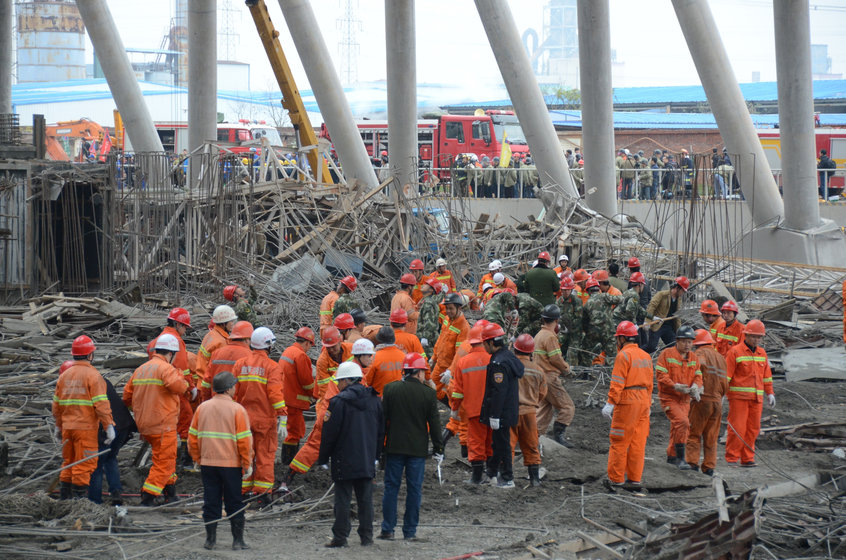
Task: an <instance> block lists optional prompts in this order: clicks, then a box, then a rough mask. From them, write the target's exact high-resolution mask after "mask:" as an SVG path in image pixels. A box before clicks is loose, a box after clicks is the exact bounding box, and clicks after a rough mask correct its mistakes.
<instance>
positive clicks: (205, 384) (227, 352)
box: [201, 321, 253, 400]
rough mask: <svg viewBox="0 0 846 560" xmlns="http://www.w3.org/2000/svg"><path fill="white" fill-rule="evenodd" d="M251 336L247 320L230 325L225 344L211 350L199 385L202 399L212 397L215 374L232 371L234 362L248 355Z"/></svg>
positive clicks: (251, 330)
mask: <svg viewBox="0 0 846 560" xmlns="http://www.w3.org/2000/svg"><path fill="white" fill-rule="evenodd" d="M251 336H253V326H252V325H251V324H250V323H249V322H248V321H238V322H237V323H235V326H234V327H232V331H231V332H230V333H229V340H227V341H226V344H224V345H223V346H221V347H220V348H218V349H217V350H215V351H214V352H212V355H211V360H210V361H209V367H208V369H207V370H206V377H205V378H204V379H203V381H202V385H201V391H202V393H203V400H208V399H210V398H211V397H212V392H211V389H212V381H213V380H214V376H215V375H217V374H218V373H220V372H222V371H232V366H233V365H235V362H237V361H238V360H240V359H241V358H246V357H247V356H249V355H250V353H251V352H250V337H251Z"/></svg>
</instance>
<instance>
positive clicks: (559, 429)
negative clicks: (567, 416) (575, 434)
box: [552, 422, 573, 448]
mask: <svg viewBox="0 0 846 560" xmlns="http://www.w3.org/2000/svg"><path fill="white" fill-rule="evenodd" d="M566 429H567V425H566V424H562V423H561V422H555V423H554V424H553V425H552V439H554V440H555V442H556V443H558V444H561V445H563V446H564V447H568V448H570V447H573V444H572V443H570V441H569V440H568V439H567V438H566V437H565V436H564V431H565V430H566Z"/></svg>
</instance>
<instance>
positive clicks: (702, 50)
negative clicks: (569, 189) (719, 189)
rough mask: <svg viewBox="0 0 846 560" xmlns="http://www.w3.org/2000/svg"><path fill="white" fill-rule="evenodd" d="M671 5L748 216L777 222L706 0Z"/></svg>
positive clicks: (771, 184)
mask: <svg viewBox="0 0 846 560" xmlns="http://www.w3.org/2000/svg"><path fill="white" fill-rule="evenodd" d="M673 8H674V9H675V11H676V17H677V18H678V20H679V25H681V29H682V33H684V38H685V41H687V48H688V49H689V50H690V54H691V56H692V57H693V63H694V64H695V65H696V71H697V72H698V73H699V80H700V81H701V82H702V86H703V87H704V88H705V94H706V95H707V97H708V103H709V104H710V105H711V110H712V111H713V112H714V118H715V119H716V121H717V126H718V127H719V129H720V134H721V135H722V137H723V140H725V143H726V147H727V148H728V151H729V154H731V157H732V163H733V164H734V168H735V172H736V173H737V178H738V180H739V181H740V186H741V187H742V188H743V194H744V196H745V197H746V202H747V203H748V204H749V208H750V209H751V210H752V219H753V220H754V222H755V224H756V225H762V224H764V223H769V222H772V221H773V220H776V221H780V220H781V219H783V218H784V204H783V203H782V200H781V196H780V195H779V192H778V186H777V185H776V183H775V180H774V179H773V175H772V171H771V170H770V165H769V163H768V162H767V158H766V156H765V155H764V149H763V148H762V147H761V142H760V141H759V140H758V135H757V134H756V133H755V127H754V126H753V125H752V119H751V118H750V117H749V111H748V109H747V108H746V102H745V101H744V99H743V95H742V94H741V93H740V86H738V85H737V80H736V79H735V77H734V73H733V72H732V69H731V62H730V61H729V58H728V55H727V54H726V49H725V47H724V46H723V41H722V39H721V38H720V34H719V31H718V30H717V24H716V23H715V22H714V16H713V14H712V13H711V9H710V8H709V7H708V2H707V0H673ZM583 85H584V84H583ZM588 157H590V156H588Z"/></svg>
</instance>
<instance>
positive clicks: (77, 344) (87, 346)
mask: <svg viewBox="0 0 846 560" xmlns="http://www.w3.org/2000/svg"><path fill="white" fill-rule="evenodd" d="M96 349H97V347H96V346H94V341H93V340H91V339H90V338H89V337H87V336H85V335H82V336H78V337H76V338H75V339H73V343H72V344H71V356H87V355H88V354H90V353H91V352H93V351H94V350H96Z"/></svg>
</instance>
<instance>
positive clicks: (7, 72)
mask: <svg viewBox="0 0 846 560" xmlns="http://www.w3.org/2000/svg"><path fill="white" fill-rule="evenodd" d="M13 12H14V10H13V9H12V0H0V113H11V112H12V42H13V41H14V40H15V36H14V34H13V33H12V17H13Z"/></svg>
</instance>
